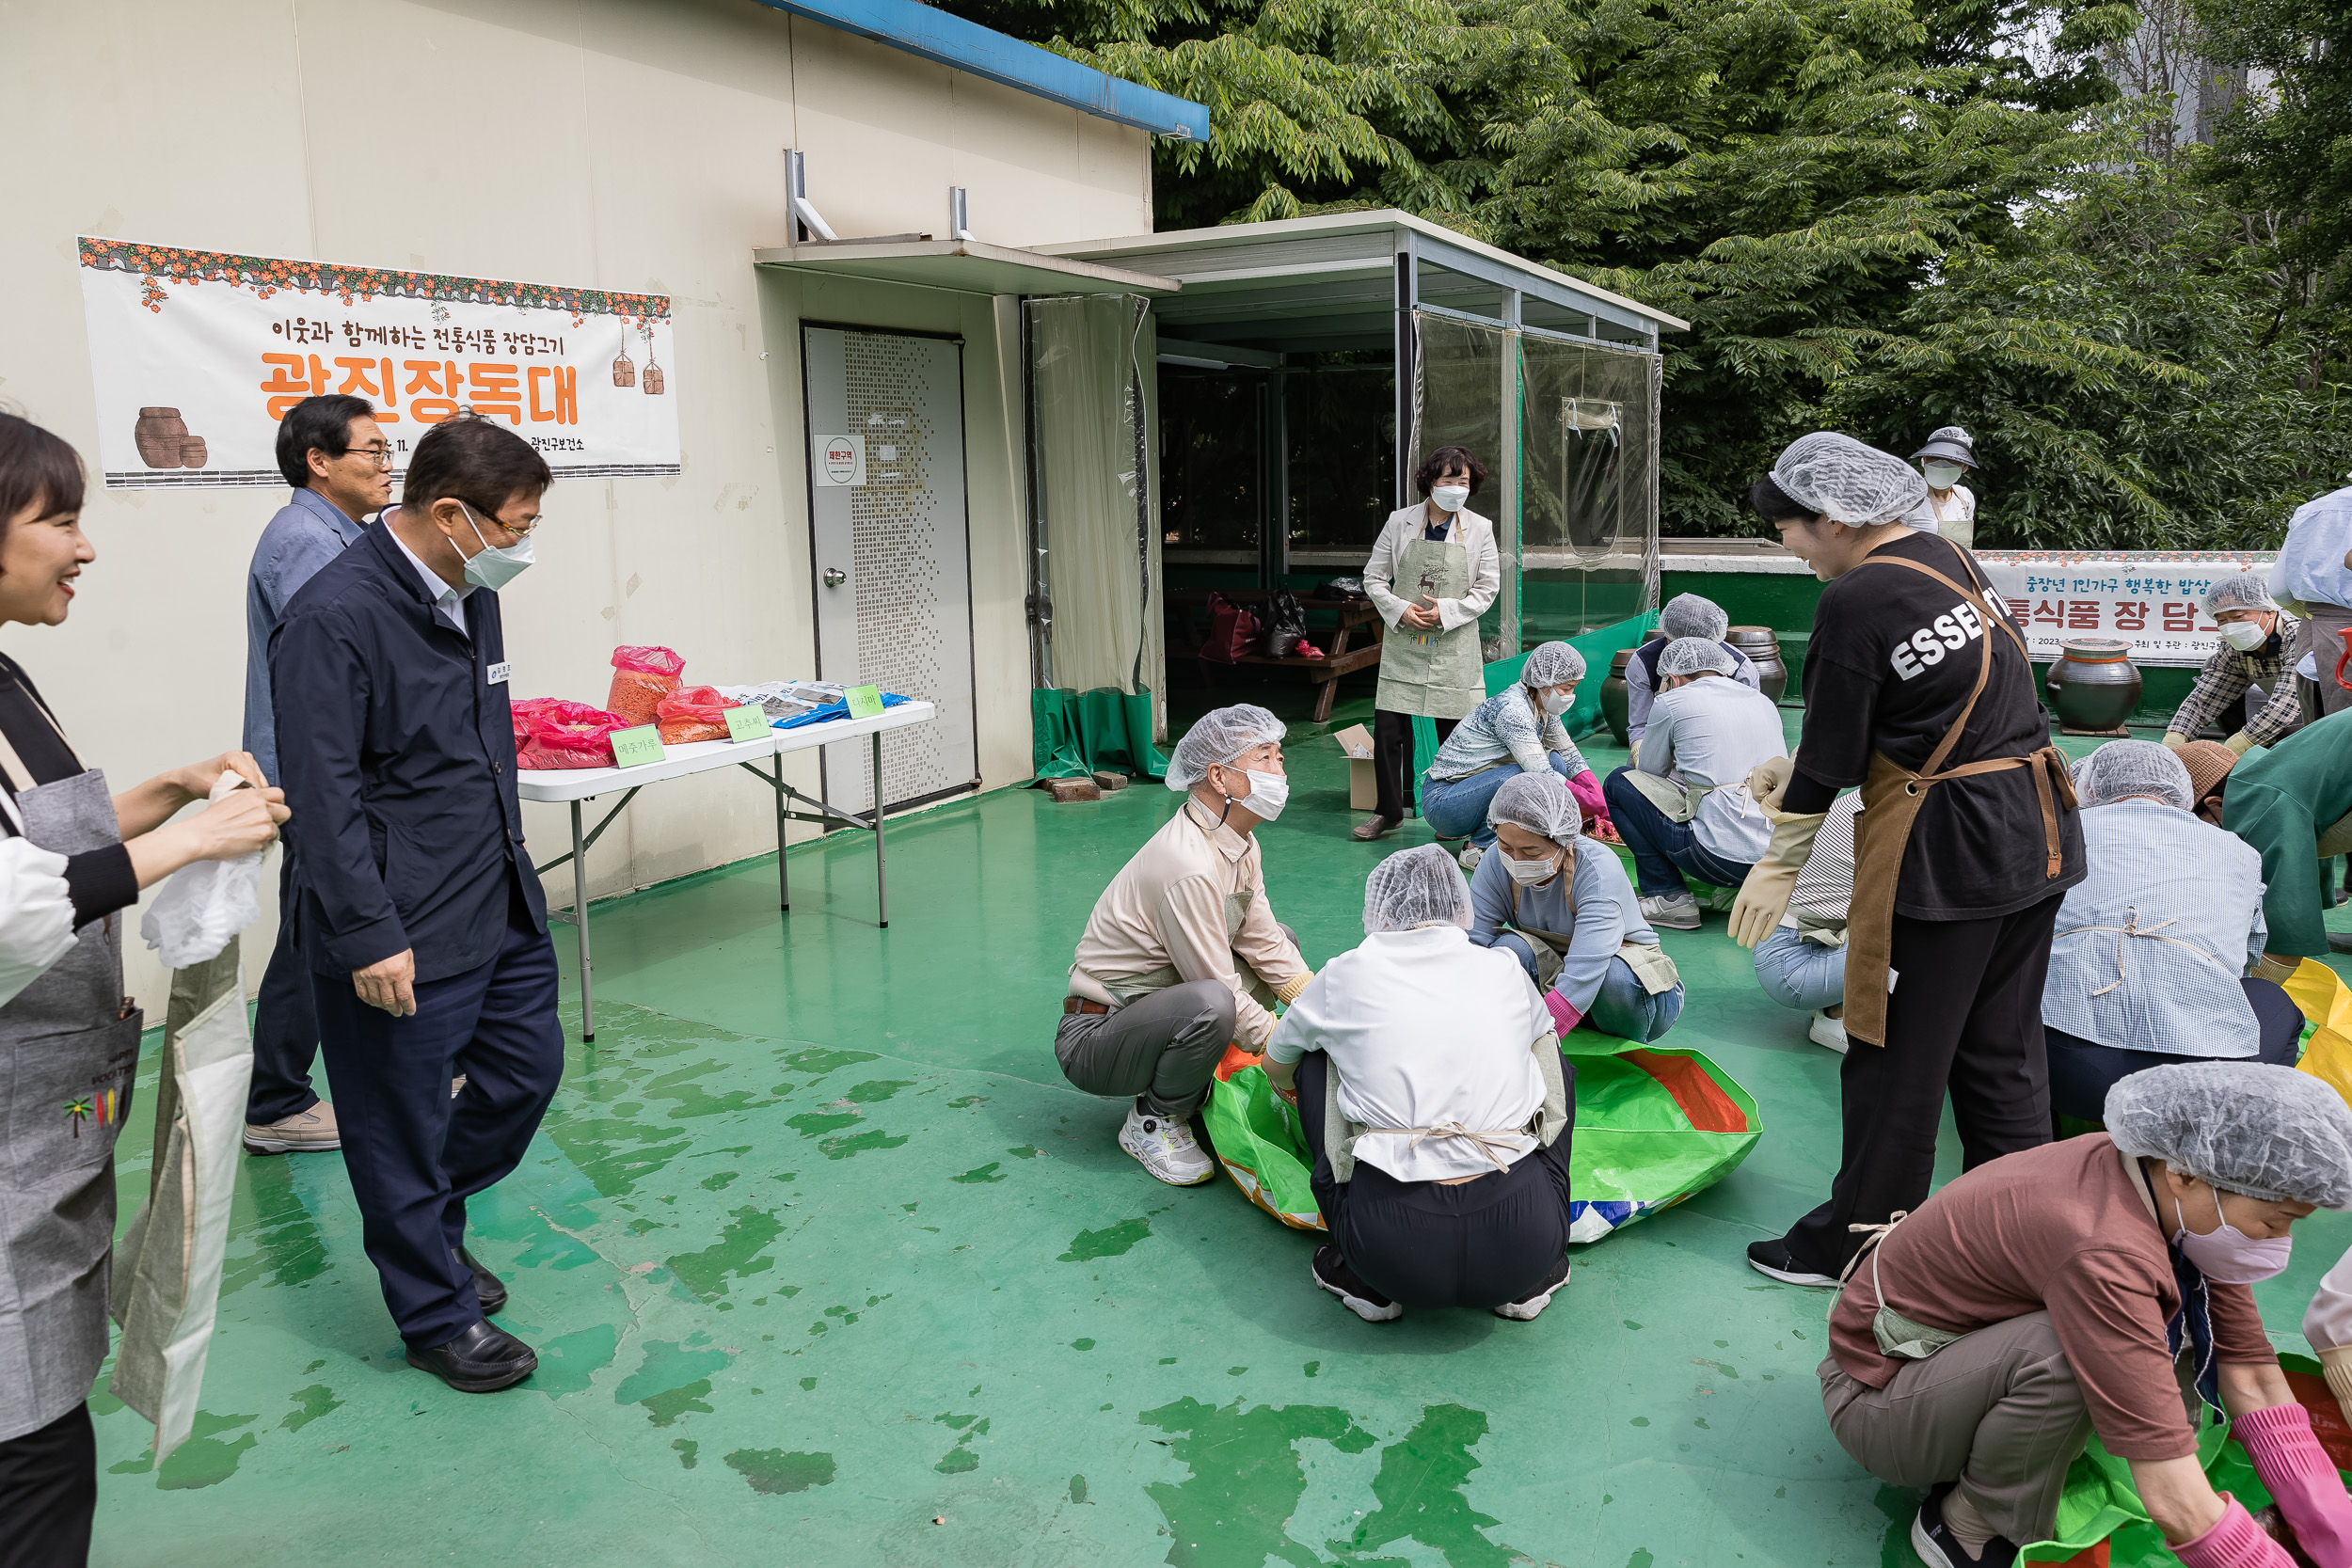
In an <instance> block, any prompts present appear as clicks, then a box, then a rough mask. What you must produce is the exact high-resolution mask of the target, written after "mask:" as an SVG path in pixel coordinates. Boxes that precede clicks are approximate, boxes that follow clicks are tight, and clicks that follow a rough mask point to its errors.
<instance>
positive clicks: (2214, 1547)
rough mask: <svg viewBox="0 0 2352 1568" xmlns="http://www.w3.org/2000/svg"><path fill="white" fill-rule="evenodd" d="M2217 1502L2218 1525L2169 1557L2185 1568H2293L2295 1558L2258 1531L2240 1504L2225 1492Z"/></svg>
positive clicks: (2259, 1528) (2180, 1547)
mask: <svg viewBox="0 0 2352 1568" xmlns="http://www.w3.org/2000/svg"><path fill="white" fill-rule="evenodd" d="M2221 1501H2222V1503H2223V1505H2224V1506H2223V1508H2222V1513H2221V1522H2220V1523H2219V1524H2217V1525H2216V1526H2214V1527H2213V1528H2211V1529H2209V1530H2207V1531H2206V1532H2205V1533H2204V1534H2202V1535H2201V1536H2199V1537H2198V1538H2197V1539H2196V1540H2194V1541H2184V1542H2182V1543H2181V1544H2179V1545H2177V1546H2174V1547H2173V1548H2172V1555H2173V1556H2174V1557H2177V1558H2179V1559H2180V1560H2181V1561H2182V1562H2183V1563H2185V1564H2186V1568H2295V1559H2293V1558H2291V1557H2289V1556H2288V1555H2287V1549H2286V1548H2285V1547H2284V1546H2281V1545H2280V1544H2278V1543H2277V1542H2276V1541H2273V1540H2271V1539H2270V1537H2268V1536H2266V1535H2265V1534H2264V1533H2263V1532H2262V1527H2261V1526H2259V1525H2257V1524H2255V1523H2254V1519H2253V1515H2251V1514H2249V1513H2247V1512H2246V1505H2245V1504H2244V1503H2241V1502H2239V1501H2238V1500H2237V1499H2236V1498H2235V1497H2231V1496H2230V1494H2228V1493H2227V1492H2224V1493H2222V1494H2221Z"/></svg>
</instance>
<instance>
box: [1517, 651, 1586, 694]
mask: <svg viewBox="0 0 2352 1568" xmlns="http://www.w3.org/2000/svg"><path fill="white" fill-rule="evenodd" d="M1583 678H1584V656H1583V655H1582V654H1580V653H1578V652H1577V651H1576V650H1575V649H1574V648H1571V647H1569V646H1568V645H1567V644H1566V643H1565V642H1539V643H1537V644H1536V645H1535V648H1534V651H1533V652H1531V653H1530V654H1529V655H1528V656H1527V662H1526V664H1524V665H1522V666H1521V667H1520V669H1519V679H1520V680H1522V681H1524V682H1526V683H1527V684H1528V685H1529V686H1533V687H1537V688H1549V687H1554V686H1567V685H1569V684H1571V683H1573V682H1576V681H1581V680H1582V679H1583Z"/></svg>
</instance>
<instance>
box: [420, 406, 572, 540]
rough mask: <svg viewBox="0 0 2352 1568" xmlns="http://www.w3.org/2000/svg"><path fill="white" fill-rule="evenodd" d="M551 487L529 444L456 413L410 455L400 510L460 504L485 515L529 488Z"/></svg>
mask: <svg viewBox="0 0 2352 1568" xmlns="http://www.w3.org/2000/svg"><path fill="white" fill-rule="evenodd" d="M552 483H555V475H554V473H553V472H552V471H550V470H549V469H548V460H547V459H546V458H544V457H542V456H540V455H539V453H538V451H537V450H536V449H535V448H533V447H532V444H531V443H530V442H528V441H526V440H524V439H523V438H522V437H521V436H517V435H516V434H515V433H514V432H513V431H511V430H509V429H507V428H506V427H505V426H504V425H502V424H500V423H498V422H497V421H496V420H486V419H483V418H480V417H478V416H476V415H472V414H460V415H458V416H457V417H456V418H455V419H451V420H442V421H441V422H440V423H439V424H437V425H435V426H434V427H433V428H432V429H431V430H428V431H426V432H425V433H424V439H422V440H421V441H419V442H418V443H417V450H416V451H413V452H410V453H409V454H408V476H407V478H406V480H405V481H404V482H403V483H402V485H401V490H400V504H401V505H402V506H403V507H410V506H413V507H418V508H420V509H422V508H425V507H430V506H431V505H432V504H433V503H434V502H435V501H437V500H461V501H464V502H465V503H466V504H467V505H468V506H469V507H471V508H473V510H474V511H475V512H477V513H479V514H481V515H484V516H485V517H495V516H497V515H499V510H500V508H501V507H503V506H504V505H505V504H506V503H507V502H508V501H511V500H513V499H515V498H516V496H518V495H520V494H522V493H523V492H524V491H526V490H528V491H531V492H532V493H533V494H536V493H537V492H539V491H541V490H544V489H546V488H547V487H548V485H550V484H552Z"/></svg>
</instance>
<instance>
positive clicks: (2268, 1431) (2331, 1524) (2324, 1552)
mask: <svg viewBox="0 0 2352 1568" xmlns="http://www.w3.org/2000/svg"><path fill="white" fill-rule="evenodd" d="M2230 1435H2231V1436H2233V1437H2234V1438H2236V1439H2237V1440H2238V1441H2239V1442H2240V1443H2243V1444H2244V1445H2245V1446H2246V1452H2247V1454H2248V1456H2249V1458H2251V1459H2252V1460H2253V1462H2254V1473H2255V1474H2256V1475H2258V1476H2260V1477H2262V1481H2263V1484H2264V1485H2265V1486H2266V1487H2268V1488H2269V1489H2270V1496H2271V1499H2272V1500H2273V1501H2275V1502H2276V1503H2277V1504H2278V1505H2279V1512H2280V1513H2283V1514H2285V1515H2286V1516H2287V1523H2288V1524H2290V1525H2293V1526H2294V1527H2295V1533H2296V1538H2297V1539H2298V1540H2300V1541H2301V1542H2302V1543H2303V1550H2304V1551H2305V1552H2306V1553H2307V1554H2309V1556H2310V1557H2311V1559H2312V1561H2314V1562H2347V1561H2352V1497H2346V1496H2345V1495H2344V1478H2343V1477H2342V1476H2340V1475H2338V1474H2337V1473H2336V1466H2335V1464H2334V1462H2333V1461H2331V1460H2330V1459H2329V1458H2328V1455H2327V1452H2326V1450H2325V1449H2321V1448H2320V1446H2319V1439H2318V1438H2317V1437H2315V1436H2313V1435H2312V1418H2311V1413H2310V1412H2309V1411H2307V1410H2305V1409H2304V1408H2303V1407H2302V1406H2301V1405H2299V1404H2281V1405H2277V1406H2274V1407H2272V1408H2270V1409H2268V1410H2249V1411H2248V1412H2247V1413H2246V1414H2245V1415H2243V1416H2240V1417H2238V1418H2236V1419H2235V1420H2233V1421H2232V1422H2231V1423H2230Z"/></svg>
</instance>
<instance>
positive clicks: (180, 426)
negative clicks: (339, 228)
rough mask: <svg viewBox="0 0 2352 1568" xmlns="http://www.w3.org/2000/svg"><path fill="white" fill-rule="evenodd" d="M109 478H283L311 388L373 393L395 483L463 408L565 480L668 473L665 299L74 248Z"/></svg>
mask: <svg viewBox="0 0 2352 1568" xmlns="http://www.w3.org/2000/svg"><path fill="white" fill-rule="evenodd" d="M80 252H81V262H82V306H83V310H84V312H85V314H86V315H87V321H88V327H89V347H90V369H91V377H92V381H93V383H94V384H95V386H96V388H97V394H98V430H99V437H98V447H99V466H100V467H102V468H103V470H104V472H105V476H106V487H107V488H108V489H110V490H146V489H168V488H180V487H185V486H208V487H209V486H228V485H252V486H262V487H269V488H277V487H279V486H282V485H283V484H284V483H285V480H284V479H283V478H281V477H280V476H279V474H278V457H277V441H278V420H280V419H282V418H284V416H285V413H286V410H287V409H289V408H291V407H293V406H294V404H296V403H299V402H300V401H301V400H302V399H304V398H306V397H311V396H315V395H318V394H321V393H327V392H337V393H343V394H347V395H350V396H355V397H362V398H365V399H367V400H368V402H370V403H371V404H374V406H375V408H376V411H377V412H376V416H375V418H376V422H377V423H378V424H380V425H381V426H382V427H383V429H384V434H385V436H387V437H388V438H389V440H390V441H391V443H392V451H393V459H392V461H393V472H394V475H395V477H396V478H397V477H398V475H399V474H400V473H401V472H402V471H403V470H405V468H406V467H407V466H408V464H407V454H408V453H409V451H412V450H414V448H415V447H416V444H417V441H418V439H419V437H421V436H423V434H424V432H425V430H426V429H427V428H428V427H429V426H431V425H434V424H437V423H439V422H440V421H441V420H446V419H448V418H450V417H451V416H452V415H453V414H455V413H456V412H457V411H458V410H459V409H461V408H470V409H471V410H472V411H473V412H474V413H476V414H479V415H482V416H485V417H486V418H491V419H503V420H508V421H509V422H510V423H511V424H512V425H513V427H514V429H515V432H516V435H518V436H522V437H523V438H524V439H526V440H528V441H529V442H531V444H532V446H534V447H536V448H537V449H538V450H539V451H540V453H541V454H542V455H543V456H545V457H546V458H547V460H548V467H551V468H553V469H554V470H555V472H556V473H557V474H558V475H564V476H575V477H595V476H602V475H612V474H675V473H676V472H677V471H678V459H679V449H678V430H677V396H676V388H675V387H674V386H673V385H672V384H671V383H672V377H673V375H674V373H675V372H674V370H673V368H672V367H673V364H674V361H673V358H672V354H671V345H672V338H671V330H670V301H669V299H668V297H667V296H666V295H662V294H623V293H607V292H606V291H604V290H601V289H570V288H561V287H556V286H551V285H548V284H539V283H507V282H499V281H496V280H492V279H487V278H479V277H449V276H446V275H443V274H438V273H421V272H394V271H390V270H387V269H383V268H376V267H352V266H339V265H335V264H333V263H329V262H323V261H281V260H278V259H276V258H272V257H266V256H231V255H228V254H226V253H223V252H220V251H213V250H180V249H175V248H172V247H170V246H167V245H135V244H132V243H130V242H128V241H123V240H103V239H92V238H89V237H87V236H84V237H83V238H82V239H81V241H80Z"/></svg>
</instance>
